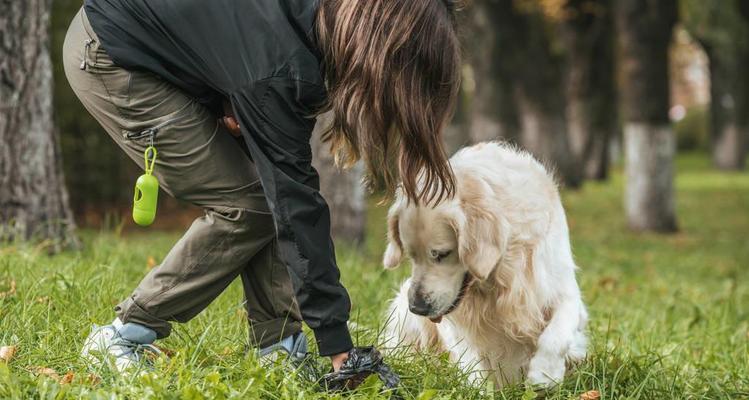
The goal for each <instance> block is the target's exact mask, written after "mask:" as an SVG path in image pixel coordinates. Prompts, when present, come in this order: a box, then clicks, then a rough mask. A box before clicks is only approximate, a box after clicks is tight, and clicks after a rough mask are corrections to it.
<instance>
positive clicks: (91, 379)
mask: <svg viewBox="0 0 749 400" xmlns="http://www.w3.org/2000/svg"><path fill="white" fill-rule="evenodd" d="M86 382H88V384H89V385H91V386H96V385H98V384H99V383H100V382H101V378H99V375H96V374H88V376H87V377H86Z"/></svg>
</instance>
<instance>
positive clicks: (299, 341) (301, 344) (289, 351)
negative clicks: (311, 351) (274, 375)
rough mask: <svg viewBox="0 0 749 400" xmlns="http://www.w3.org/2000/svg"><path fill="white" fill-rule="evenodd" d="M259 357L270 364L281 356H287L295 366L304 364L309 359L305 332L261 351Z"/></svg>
mask: <svg viewBox="0 0 749 400" xmlns="http://www.w3.org/2000/svg"><path fill="white" fill-rule="evenodd" d="M258 355H259V356H260V358H261V359H262V360H264V361H270V362H274V361H275V360H277V359H278V356H279V355H285V356H287V357H288V359H289V360H290V361H291V362H292V363H294V364H298V363H301V362H304V360H305V359H306V358H307V336H305V335H304V332H299V333H297V334H296V335H291V336H288V337H286V338H285V339H283V340H281V341H280V342H277V343H273V344H272V345H270V346H268V347H264V348H262V349H260V350H259V351H258Z"/></svg>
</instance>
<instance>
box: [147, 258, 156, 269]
mask: <svg viewBox="0 0 749 400" xmlns="http://www.w3.org/2000/svg"><path fill="white" fill-rule="evenodd" d="M155 266H156V259H155V258H153V256H148V259H147V260H146V268H148V269H153V267H155Z"/></svg>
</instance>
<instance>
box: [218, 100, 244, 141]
mask: <svg viewBox="0 0 749 400" xmlns="http://www.w3.org/2000/svg"><path fill="white" fill-rule="evenodd" d="M219 122H220V123H221V125H223V126H224V127H225V128H226V130H228V131H229V133H231V134H232V136H234V137H240V136H242V130H241V129H239V122H237V118H236V117H235V116H234V111H233V110H232V108H231V104H229V102H228V101H224V116H223V117H221V118H220V119H219Z"/></svg>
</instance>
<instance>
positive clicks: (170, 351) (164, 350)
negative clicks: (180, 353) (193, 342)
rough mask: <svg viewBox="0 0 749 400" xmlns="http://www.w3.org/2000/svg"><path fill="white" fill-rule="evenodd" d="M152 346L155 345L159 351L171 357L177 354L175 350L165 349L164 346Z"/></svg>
mask: <svg viewBox="0 0 749 400" xmlns="http://www.w3.org/2000/svg"><path fill="white" fill-rule="evenodd" d="M153 347H156V348H157V349H159V351H161V352H162V353H163V354H164V355H165V356H167V357H169V358H172V357H174V355H175V354H177V352H176V351H174V350H172V349H167V348H166V347H159V346H153Z"/></svg>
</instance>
